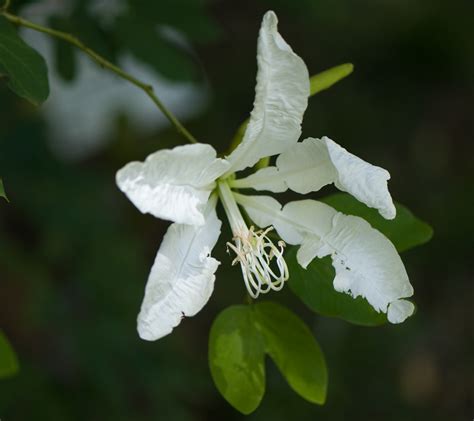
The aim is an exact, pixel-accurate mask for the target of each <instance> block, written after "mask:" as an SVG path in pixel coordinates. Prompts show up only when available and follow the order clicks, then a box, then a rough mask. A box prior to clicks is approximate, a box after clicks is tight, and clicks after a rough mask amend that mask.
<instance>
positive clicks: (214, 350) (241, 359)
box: [209, 306, 265, 414]
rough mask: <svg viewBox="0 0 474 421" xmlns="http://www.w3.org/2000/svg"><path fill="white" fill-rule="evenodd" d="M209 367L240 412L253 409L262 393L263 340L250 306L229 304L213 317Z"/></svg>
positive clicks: (248, 411)
mask: <svg viewBox="0 0 474 421" xmlns="http://www.w3.org/2000/svg"><path fill="white" fill-rule="evenodd" d="M209 367H210V369H211V375H212V378H213V380H214V383H215V384H216V386H217V389H219V392H220V393H221V394H222V396H224V398H225V399H226V400H227V401H228V402H229V403H230V404H231V405H232V406H233V407H234V408H236V409H237V410H239V411H240V412H242V413H243V414H250V413H251V412H253V411H254V410H255V409H256V408H257V407H258V405H259V404H260V401H261V400H262V398H263V394H264V393H265V365H264V344H263V341H262V338H261V335H260V332H259V331H258V330H257V328H256V326H255V323H254V321H253V317H252V311H251V307H250V306H232V307H229V308H227V309H225V310H224V311H223V312H222V313H220V314H219V315H218V316H217V318H216V320H215V321H214V323H213V325H212V328H211V333H210V337H209Z"/></svg>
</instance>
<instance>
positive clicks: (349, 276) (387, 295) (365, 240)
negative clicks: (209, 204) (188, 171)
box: [235, 194, 413, 323]
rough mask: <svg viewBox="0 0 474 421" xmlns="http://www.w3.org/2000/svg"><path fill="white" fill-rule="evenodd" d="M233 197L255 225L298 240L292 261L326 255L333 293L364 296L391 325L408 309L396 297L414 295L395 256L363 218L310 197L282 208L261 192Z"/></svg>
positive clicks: (304, 263) (306, 261)
mask: <svg viewBox="0 0 474 421" xmlns="http://www.w3.org/2000/svg"><path fill="white" fill-rule="evenodd" d="M235 197H236V200H237V202H238V203H239V204H241V205H242V206H244V208H245V210H246V212H247V213H248V214H249V216H250V217H251V218H252V219H253V218H256V222H257V223H260V224H262V226H267V225H273V226H274V227H275V229H276V230H277V232H278V234H279V235H280V236H281V238H282V239H283V240H285V241H286V242H288V243H290V244H301V247H300V249H299V250H298V253H297V259H298V262H299V263H300V265H301V266H302V267H304V268H306V267H307V265H308V264H309V263H310V262H311V261H312V260H313V259H314V258H315V257H319V258H322V257H324V256H327V255H330V256H331V258H332V264H333V266H334V268H335V270H336V277H335V278H334V288H335V289H336V290H337V291H341V292H346V293H349V294H351V295H352V296H353V297H357V296H363V297H365V298H366V299H367V301H368V302H369V303H370V304H371V305H372V307H374V309H375V310H377V311H382V312H387V310H388V311H389V321H390V322H392V323H399V322H401V321H403V320H404V318H406V317H408V316H409V315H410V314H411V313H412V312H413V308H412V307H411V306H412V304H411V303H409V302H406V303H405V302H402V301H400V298H405V297H410V296H411V295H413V287H412V286H411V284H410V281H409V279H408V275H407V273H406V270H405V267H404V265H403V262H402V260H401V259H400V256H399V255H398V253H397V251H396V249H395V247H394V246H393V244H392V243H391V242H390V241H389V240H388V238H386V237H385V236H384V235H383V234H382V233H380V232H379V231H377V230H375V229H373V228H372V227H371V226H370V225H369V224H368V223H367V222H366V221H365V220H364V219H362V218H359V217H357V216H350V215H344V214H342V213H340V212H337V211H336V210H335V209H333V208H331V207H330V206H328V205H326V204H324V203H321V202H317V201H314V200H302V201H297V202H291V203H288V204H287V205H285V206H284V207H283V208H281V205H280V204H279V203H278V202H277V201H276V200H275V199H272V201H270V200H269V199H270V198H268V197H265V196H243V195H240V194H236V195H235ZM407 303H408V304H407Z"/></svg>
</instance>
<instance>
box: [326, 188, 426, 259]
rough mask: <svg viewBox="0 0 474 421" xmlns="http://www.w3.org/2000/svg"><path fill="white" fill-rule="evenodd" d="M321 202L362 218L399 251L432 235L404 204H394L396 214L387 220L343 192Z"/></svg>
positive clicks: (416, 244)
mask: <svg viewBox="0 0 474 421" xmlns="http://www.w3.org/2000/svg"><path fill="white" fill-rule="evenodd" d="M321 201H322V202H324V203H326V204H328V205H329V206H332V207H333V208H334V209H336V210H338V211H339V212H342V213H345V214H346V215H355V216H360V217H361V218H364V219H365V220H366V221H367V222H368V223H369V224H370V225H372V227H373V228H375V229H377V230H379V231H380V232H381V233H382V234H384V235H385V236H386V237H387V238H388V239H389V240H390V241H391V242H392V243H393V244H394V245H395V247H396V249H397V250H398V251H399V252H402V251H405V250H408V249H410V248H412V247H415V246H418V245H421V244H424V243H426V242H428V241H429V240H430V239H431V237H432V236H433V229H432V228H431V227H430V226H429V225H428V224H426V223H425V222H423V221H421V220H420V219H418V218H417V217H415V216H414V215H413V214H412V213H411V212H410V211H409V210H408V209H407V208H406V207H405V206H403V205H400V204H399V203H396V204H395V207H396V209H397V216H396V217H395V219H392V220H387V219H385V218H382V217H381V216H380V215H379V213H378V212H377V211H376V210H375V209H372V208H368V207H367V206H365V205H364V204H363V203H361V202H359V201H358V200H356V199H354V198H353V197H352V196H350V195H348V194H345V193H337V194H333V195H331V196H328V197H325V198H324V199H322V200H321Z"/></svg>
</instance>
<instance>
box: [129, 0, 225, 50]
mask: <svg viewBox="0 0 474 421" xmlns="http://www.w3.org/2000/svg"><path fill="white" fill-rule="evenodd" d="M128 4H129V7H130V10H131V14H135V15H137V16H139V20H140V21H142V22H143V23H147V24H148V23H149V24H151V25H157V24H159V25H166V26H169V27H172V28H174V29H176V30H178V31H180V32H182V33H183V34H184V35H186V36H188V37H189V38H190V39H192V40H193V41H197V42H208V41H213V40H216V39H217V38H218V37H219V35H220V33H221V31H220V29H219V27H218V26H217V24H216V22H215V21H214V20H213V19H212V18H211V16H210V15H209V14H208V12H207V10H206V3H205V2H203V1H202V0H160V1H149V0H128Z"/></svg>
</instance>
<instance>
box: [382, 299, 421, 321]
mask: <svg viewBox="0 0 474 421" xmlns="http://www.w3.org/2000/svg"><path fill="white" fill-rule="evenodd" d="M414 311H415V306H414V305H413V303H411V302H410V301H407V300H397V301H394V302H393V303H390V305H389V306H388V311H387V318H388V321H389V322H390V323H403V322H404V321H405V320H406V319H407V318H408V317H410V316H411V315H412V314H413V312H414Z"/></svg>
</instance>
